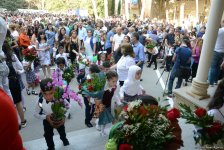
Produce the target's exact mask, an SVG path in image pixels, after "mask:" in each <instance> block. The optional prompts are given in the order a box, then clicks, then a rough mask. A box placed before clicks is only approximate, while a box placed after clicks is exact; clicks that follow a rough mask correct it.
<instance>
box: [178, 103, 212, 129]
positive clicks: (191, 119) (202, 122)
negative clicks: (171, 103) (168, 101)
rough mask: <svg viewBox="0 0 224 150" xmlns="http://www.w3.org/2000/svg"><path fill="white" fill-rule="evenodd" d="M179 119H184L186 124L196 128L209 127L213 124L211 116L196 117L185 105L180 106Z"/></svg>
mask: <svg viewBox="0 0 224 150" xmlns="http://www.w3.org/2000/svg"><path fill="white" fill-rule="evenodd" d="M196 108H197V107H196ZM180 112H181V117H182V118H184V119H186V123H189V124H194V125H196V126H198V127H202V128H205V127H210V126H211V123H212V122H213V116H209V115H208V114H206V115H205V116H204V117H202V118H199V117H196V115H195V113H194V112H193V111H192V110H191V108H190V107H189V106H187V105H185V104H180Z"/></svg>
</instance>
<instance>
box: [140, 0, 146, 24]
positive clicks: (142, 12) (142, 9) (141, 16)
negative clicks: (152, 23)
mask: <svg viewBox="0 0 224 150" xmlns="http://www.w3.org/2000/svg"><path fill="white" fill-rule="evenodd" d="M144 14H145V0H142V8H141V14H140V19H141V20H143V19H144Z"/></svg>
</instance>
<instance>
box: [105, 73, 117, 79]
mask: <svg viewBox="0 0 224 150" xmlns="http://www.w3.org/2000/svg"><path fill="white" fill-rule="evenodd" d="M106 77H107V80H110V79H112V78H114V77H115V78H118V74H117V72H116V71H108V72H107V73H106Z"/></svg>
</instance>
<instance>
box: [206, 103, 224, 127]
mask: <svg viewBox="0 0 224 150" xmlns="http://www.w3.org/2000/svg"><path fill="white" fill-rule="evenodd" d="M220 112H221V113H222V114H221V113H220ZM208 114H209V115H210V116H214V120H216V121H220V122H221V123H224V117H223V116H222V115H224V105H223V106H222V107H221V108H219V110H218V109H211V110H209V111H208Z"/></svg>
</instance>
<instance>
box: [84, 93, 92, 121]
mask: <svg viewBox="0 0 224 150" xmlns="http://www.w3.org/2000/svg"><path fill="white" fill-rule="evenodd" d="M83 99H84V103H85V106H86V110H85V116H86V118H85V124H88V123H90V121H91V120H92V118H93V113H94V105H93V104H90V102H89V100H88V99H87V97H83Z"/></svg>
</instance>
